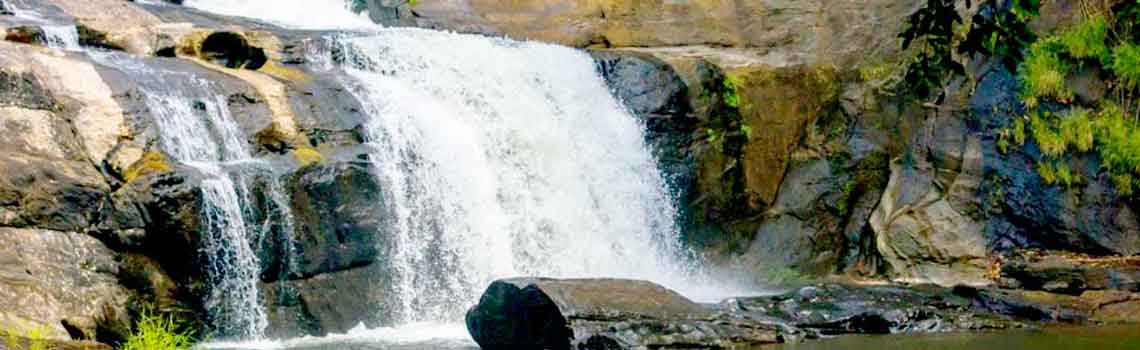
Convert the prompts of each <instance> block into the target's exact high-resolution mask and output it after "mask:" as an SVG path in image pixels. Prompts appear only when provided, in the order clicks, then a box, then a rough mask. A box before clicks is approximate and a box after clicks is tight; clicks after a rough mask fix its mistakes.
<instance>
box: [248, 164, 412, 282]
mask: <svg viewBox="0 0 1140 350" xmlns="http://www.w3.org/2000/svg"><path fill="white" fill-rule="evenodd" d="M289 190H290V191H291V192H292V193H293V198H292V209H293V217H294V220H295V221H296V224H295V226H296V231H295V233H294V237H293V248H292V250H293V252H294V253H293V255H294V257H295V258H294V261H293V262H292V264H291V266H290V267H289V268H288V271H289V275H290V276H292V277H311V276H314V275H317V274H321V273H327V272H335V271H342V270H348V269H351V268H356V267H362V266H365V265H369V264H372V263H373V262H375V261H376V260H377V259H378V258H379V257H380V253H381V252H382V251H385V248H384V244H385V242H383V241H381V237H384V236H385V235H384V234H383V232H386V231H387V229H386V227H387V226H388V224H387V221H386V220H387V219H386V218H388V217H390V216H389V215H388V213H387V212H386V211H385V210H386V209H385V206H384V198H383V194H382V191H381V187H380V184H379V183H377V177H376V175H375V174H374V173H373V168H372V166H371V165H370V164H369V163H367V162H365V161H359V160H350V161H333V162H330V163H326V164H314V165H312V166H309V167H306V168H303V169H301V170H300V171H298V172H297V173H296V174H294V175H293V177H292V179H291V180H290V184H289ZM270 280H272V279H270Z"/></svg>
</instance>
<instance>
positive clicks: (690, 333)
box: [467, 278, 783, 350]
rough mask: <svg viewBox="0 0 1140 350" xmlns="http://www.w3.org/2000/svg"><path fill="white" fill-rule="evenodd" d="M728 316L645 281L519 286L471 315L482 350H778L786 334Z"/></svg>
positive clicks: (504, 283) (496, 294)
mask: <svg viewBox="0 0 1140 350" xmlns="http://www.w3.org/2000/svg"><path fill="white" fill-rule="evenodd" d="M720 317H721V316H720V315H719V314H718V313H716V312H715V311H714V310H713V309H711V308H710V307H708V306H704V305H700V304H696V303H694V302H692V301H690V300H688V299H686V298H685V297H683V296H681V295H680V294H677V293H676V292H673V291H671V290H668V289H665V288H664V287H661V286H658V285H656V284H653V283H650V282H645V281H633V280H616V279H592V280H553V279H535V278H519V279H504V280H498V281H495V282H493V283H491V285H490V286H489V287H487V290H486V291H485V292H484V294H483V296H482V297H481V298H480V299H479V304H478V305H475V306H474V307H472V308H471V309H470V310H469V311H468V312H467V329H468V331H469V332H470V333H471V336H472V337H473V338H474V339H475V341H476V342H478V343H479V346H480V347H482V348H483V349H488V350H493V349H567V350H568V349H645V348H650V349H659V348H694V347H695V348H737V347H747V346H758V345H761V344H769V343H778V342H781V341H782V340H783V337H782V335H781V332H780V327H779V326H778V325H775V324H767V323H762V322H746V321H741V320H737V319H733V318H731V317H724V318H720Z"/></svg>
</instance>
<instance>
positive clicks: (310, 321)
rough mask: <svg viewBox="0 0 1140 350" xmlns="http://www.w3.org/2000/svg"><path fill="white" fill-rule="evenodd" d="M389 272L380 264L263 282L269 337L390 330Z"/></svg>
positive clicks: (262, 293)
mask: <svg viewBox="0 0 1140 350" xmlns="http://www.w3.org/2000/svg"><path fill="white" fill-rule="evenodd" d="M388 274H389V273H388V271H387V270H385V269H384V267H383V266H382V264H371V265H367V266H363V267H359V268H353V269H348V270H342V271H337V272H329V273H323V274H319V275H316V276H313V277H309V278H303V279H296V280H281V281H277V282H271V283H262V284H261V286H260V289H261V295H262V296H263V298H262V299H263V300H264V302H265V308H266V312H267V316H268V319H269V327H268V328H267V329H266V335H267V336H269V337H271V338H290V337H300V336H324V335H327V334H330V333H346V332H348V331H349V330H351V329H353V328H355V327H357V326H359V325H361V324H364V325H365V326H367V327H369V328H376V327H383V326H392V320H391V319H390V317H391V315H393V314H394V312H395V305H390V304H389V302H390V301H391V298H389V297H388V296H389V295H391V294H389V293H390V292H391V288H389V287H390V283H388V281H387V278H386V277H385V276H388Z"/></svg>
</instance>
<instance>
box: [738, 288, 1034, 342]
mask: <svg viewBox="0 0 1140 350" xmlns="http://www.w3.org/2000/svg"><path fill="white" fill-rule="evenodd" d="M735 303H736V307H737V309H738V310H739V311H737V312H739V313H742V314H744V315H749V316H751V317H754V318H763V317H770V318H775V319H781V320H784V321H786V322H788V324H789V325H792V326H794V327H798V328H802V329H804V330H806V331H808V332H809V333H810V334H814V335H817V336H818V335H839V334H890V333H916V332H917V333H922V332H946V331H954V330H977V329H1004V328H1009V327H1016V326H1019V324H1018V323H1016V322H1010V321H1003V320H1001V319H1000V318H999V317H997V315H986V314H983V313H975V312H972V311H971V310H969V307H970V306H971V300H970V299H969V298H967V297H962V296H958V295H955V294H953V293H951V290H950V289H945V288H939V287H933V286H915V287H902V286H855V285H842V284H820V285H814V286H806V287H802V288H800V289H799V290H797V291H793V292H789V293H786V294H782V295H777V296H771V297H760V298H738V299H736V300H735Z"/></svg>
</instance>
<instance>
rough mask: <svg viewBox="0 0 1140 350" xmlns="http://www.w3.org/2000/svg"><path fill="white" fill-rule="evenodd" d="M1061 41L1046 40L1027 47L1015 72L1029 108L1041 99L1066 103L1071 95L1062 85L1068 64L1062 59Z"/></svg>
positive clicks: (1023, 98) (1023, 99)
mask: <svg viewBox="0 0 1140 350" xmlns="http://www.w3.org/2000/svg"><path fill="white" fill-rule="evenodd" d="M1061 49H1062V45H1061V44H1060V40H1058V39H1057V38H1048V39H1044V40H1040V41H1038V42H1036V43H1034V44H1033V45H1032V46H1030V48H1029V53H1028V54H1027V55H1026V56H1025V62H1023V63H1022V65H1021V69H1020V71H1019V72H1018V74H1019V77H1020V79H1021V84H1022V92H1021V98H1022V101H1024V102H1025V104H1026V105H1028V106H1029V107H1036V106H1037V105H1038V103H1039V102H1040V101H1041V99H1042V98H1051V99H1055V100H1058V101H1061V102H1068V101H1069V100H1072V98H1073V92H1072V91H1071V90H1070V89H1069V88H1068V87H1067V86H1065V75H1067V74H1068V72H1069V65H1068V64H1067V63H1065V62H1064V61H1062V60H1061V56H1060V54H1059V51H1060V50H1061Z"/></svg>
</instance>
